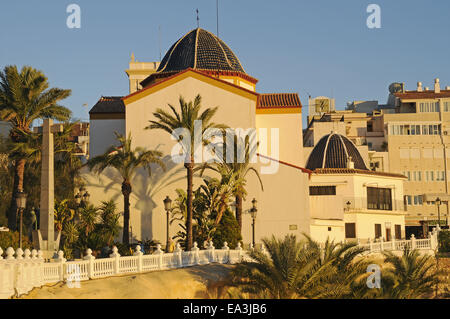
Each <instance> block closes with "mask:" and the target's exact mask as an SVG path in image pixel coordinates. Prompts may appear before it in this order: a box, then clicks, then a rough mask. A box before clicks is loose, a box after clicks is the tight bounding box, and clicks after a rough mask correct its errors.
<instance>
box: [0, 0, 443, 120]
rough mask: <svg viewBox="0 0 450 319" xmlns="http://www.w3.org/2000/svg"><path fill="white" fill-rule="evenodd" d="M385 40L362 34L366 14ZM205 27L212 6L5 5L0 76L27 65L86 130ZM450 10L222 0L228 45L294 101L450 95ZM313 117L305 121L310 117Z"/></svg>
mask: <svg viewBox="0 0 450 319" xmlns="http://www.w3.org/2000/svg"><path fill="white" fill-rule="evenodd" d="M71 3H76V4H78V5H79V6H80V7H81V29H69V28H67V26H66V19H67V16H68V14H67V13H66V7H67V6H68V5H69V4H71ZM371 3H376V4H378V5H379V6H380V7H381V10H382V11H381V29H369V28H367V26H366V19H367V17H368V15H369V14H368V13H367V12H366V8H367V6H368V5H369V4H371ZM197 8H198V9H199V11H200V26H201V27H202V28H204V29H207V30H210V31H212V32H215V30H216V1H215V0H190V1H186V0H171V1H148V0H147V1H144V0H139V1H138V0H129V1H102V0H95V1H92V0H72V1H62V0H46V1H40V2H39V4H38V2H37V1H23V0H15V1H8V2H6V1H2V3H1V4H0V40H1V42H0V43H1V45H0V67H1V68H3V67H4V66H5V65H9V64H16V65H18V66H22V65H31V66H33V67H35V68H37V69H41V70H43V71H44V72H45V74H46V75H47V76H48V78H49V80H50V84H51V85H52V86H56V87H61V88H70V89H72V91H73V92H72V96H71V97H70V98H68V99H67V100H65V102H64V105H66V106H68V107H69V108H70V109H71V110H72V111H73V112H74V117H76V118H82V119H87V118H88V113H87V112H88V108H86V107H83V106H82V105H83V104H85V103H87V104H88V105H89V108H90V107H92V106H93V105H94V104H95V102H96V101H97V100H98V98H99V97H100V96H101V95H125V94H127V92H128V82H127V77H126V74H125V72H124V70H125V69H126V68H127V66H128V62H129V59H130V55H131V52H134V53H135V55H136V58H137V59H138V60H139V61H158V60H159V45H158V28H159V27H161V48H162V55H163V56H164V54H165V52H166V50H167V49H168V48H169V47H170V45H171V44H172V43H173V42H175V41H176V40H177V39H178V38H179V37H181V36H182V35H184V34H185V33H187V32H188V31H190V30H191V29H193V28H195V27H196V14H195V9H197ZM449 12H450V1H447V0H434V1H423V0H421V1H418V0H396V1H390V0H389V1H380V0H372V1H362V0H345V1H335V0H328V1H325V0H317V1H299V0H293V1H288V0H285V1H283V0H281V1H261V0H259V1H257V0H240V1H237V0H227V1H225V0H221V1H220V26H219V32H220V37H221V38H222V39H223V40H224V41H225V42H226V43H227V44H228V45H229V46H230V47H231V48H232V50H233V51H234V52H235V53H236V54H237V56H238V57H239V59H240V60H241V63H242V65H243V66H244V68H245V70H246V71H247V73H249V74H250V75H252V76H254V77H256V78H257V79H259V83H258V86H257V90H258V91H259V92H298V93H299V94H300V98H301V100H302V102H303V104H304V106H307V97H308V94H311V95H312V96H317V95H327V96H331V95H332V96H333V97H335V98H336V105H337V107H338V108H344V107H345V105H346V103H347V102H348V101H352V100H362V99H369V100H372V99H374V100H379V101H380V103H385V102H386V98H387V87H388V85H389V84H390V83H392V82H395V81H398V82H405V83H406V86H407V89H414V88H415V86H416V82H417V81H422V82H424V86H430V87H432V84H433V79H434V78H435V77H439V78H440V79H441V85H443V86H446V85H450V41H449V38H450V18H449V16H448V13H449ZM306 111H307V110H306V108H305V109H304V116H306Z"/></svg>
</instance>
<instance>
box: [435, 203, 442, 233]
mask: <svg viewBox="0 0 450 319" xmlns="http://www.w3.org/2000/svg"><path fill="white" fill-rule="evenodd" d="M436 205H437V209H438V228H441V210H440V207H441V199H440V198H439V197H438V198H436Z"/></svg>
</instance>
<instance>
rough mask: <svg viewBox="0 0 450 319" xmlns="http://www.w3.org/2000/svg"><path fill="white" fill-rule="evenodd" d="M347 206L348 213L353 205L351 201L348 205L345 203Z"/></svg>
mask: <svg viewBox="0 0 450 319" xmlns="http://www.w3.org/2000/svg"><path fill="white" fill-rule="evenodd" d="M345 205H347V211H348V212H349V211H350V206H351V205H352V203H351V202H350V201H348V202H347V203H345Z"/></svg>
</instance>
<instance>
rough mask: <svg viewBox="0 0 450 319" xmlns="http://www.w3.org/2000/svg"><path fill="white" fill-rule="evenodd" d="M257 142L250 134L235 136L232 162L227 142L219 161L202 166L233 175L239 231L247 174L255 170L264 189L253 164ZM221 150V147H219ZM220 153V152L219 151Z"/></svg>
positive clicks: (222, 173)
mask: <svg viewBox="0 0 450 319" xmlns="http://www.w3.org/2000/svg"><path fill="white" fill-rule="evenodd" d="M257 146H258V145H257V143H255V142H254V141H253V140H252V141H250V138H249V136H246V138H245V139H243V138H242V137H237V136H235V138H234V143H233V147H234V153H233V155H234V158H233V161H232V162H231V163H228V162H229V161H227V160H226V150H227V147H229V146H228V145H227V144H226V142H225V143H224V144H223V150H224V151H223V154H217V159H218V160H219V162H218V163H216V164H215V165H211V164H208V163H205V164H204V165H203V167H202V174H203V171H204V170H205V169H206V168H208V169H211V170H213V171H216V172H217V173H219V174H220V175H221V176H222V178H225V179H229V177H230V176H231V177H232V180H233V184H234V188H233V195H234V197H235V199H236V220H237V221H238V224H239V232H242V211H243V210H242V203H243V200H245V197H246V196H247V191H246V189H245V188H246V185H247V174H248V173H249V172H253V173H254V174H255V175H256V177H257V178H258V181H259V184H260V186H261V190H263V191H264V186H263V183H262V180H261V176H260V175H259V173H258V171H257V170H256V169H255V168H254V167H253V166H251V160H252V156H254V155H255V154H256V149H257ZM219 150H220V148H219ZM219 153H220V152H219Z"/></svg>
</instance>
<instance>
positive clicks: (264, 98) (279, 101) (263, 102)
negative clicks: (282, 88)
mask: <svg viewBox="0 0 450 319" xmlns="http://www.w3.org/2000/svg"><path fill="white" fill-rule="evenodd" d="M256 107H258V108H271V107H273V108H282V107H302V103H301V102H300V98H299V96H298V94H297V93H265V94H260V95H259V97H258V104H257V106H256Z"/></svg>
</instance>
